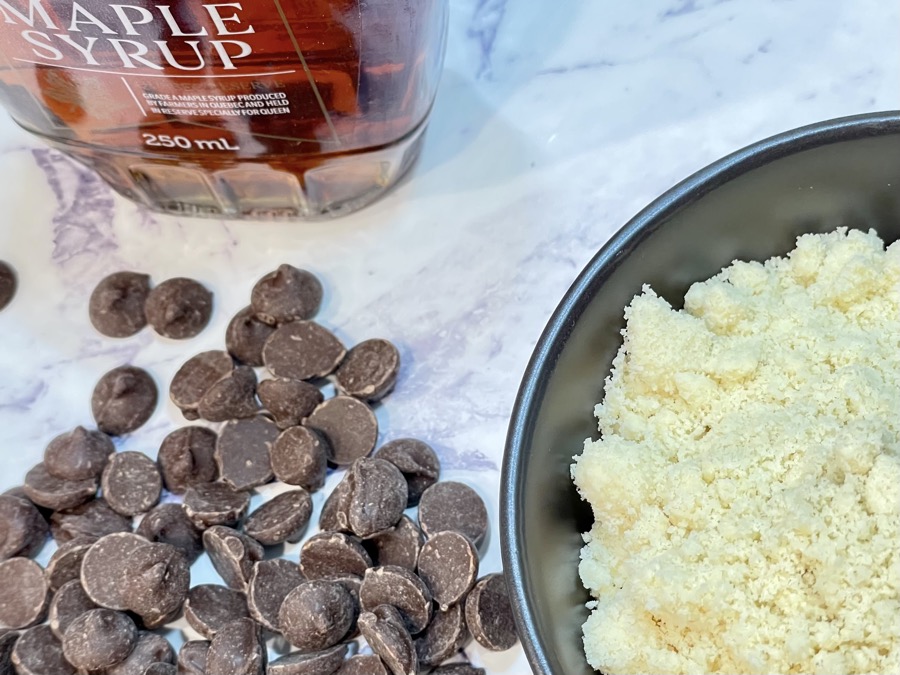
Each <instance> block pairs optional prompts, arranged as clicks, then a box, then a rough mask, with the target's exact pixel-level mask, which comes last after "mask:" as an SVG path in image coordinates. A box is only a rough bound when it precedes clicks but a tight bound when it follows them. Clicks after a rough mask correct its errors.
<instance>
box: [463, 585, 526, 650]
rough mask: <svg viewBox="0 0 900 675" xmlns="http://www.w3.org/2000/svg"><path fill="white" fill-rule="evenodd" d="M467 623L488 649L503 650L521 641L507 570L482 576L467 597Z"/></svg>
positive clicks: (477, 639) (474, 635)
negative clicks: (518, 634)
mask: <svg viewBox="0 0 900 675" xmlns="http://www.w3.org/2000/svg"><path fill="white" fill-rule="evenodd" d="M465 612H466V625H467V626H468V627H469V631H470V632H471V633H472V637H474V638H475V640H476V642H478V644H480V645H481V646H482V647H484V648H485V649H490V650H491V651H494V652H502V651H505V650H507V649H510V648H511V647H512V646H513V645H515V644H516V642H517V641H518V637H517V636H516V624H515V621H514V620H513V613H512V604H511V603H510V600H509V591H508V590H507V587H506V577H504V576H503V574H488V575H487V576H484V577H482V578H481V579H479V580H478V581H477V582H476V583H475V586H474V587H473V588H472V590H471V591H470V592H469V595H468V597H466V606H465Z"/></svg>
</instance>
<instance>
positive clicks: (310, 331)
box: [263, 321, 347, 380]
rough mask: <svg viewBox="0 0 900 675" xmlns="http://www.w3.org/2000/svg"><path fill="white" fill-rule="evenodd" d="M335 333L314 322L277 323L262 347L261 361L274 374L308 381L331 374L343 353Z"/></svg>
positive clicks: (341, 345) (343, 350)
mask: <svg viewBox="0 0 900 675" xmlns="http://www.w3.org/2000/svg"><path fill="white" fill-rule="evenodd" d="M346 353H347V352H346V350H345V349H344V345H343V344H341V341H340V340H338V339H337V337H335V335H334V334H333V333H332V332H331V331H329V330H328V329H327V328H324V327H322V326H320V325H319V324H317V323H316V322H315V321H297V322H295V323H286V324H284V325H283V326H280V327H279V328H277V329H276V330H275V332H274V333H272V334H271V335H270V336H269V339H268V340H266V344H265V346H264V347H263V361H265V364H266V368H267V369H268V370H269V372H270V373H272V375H274V376H275V377H289V378H293V379H295V380H311V379H313V378H317V377H325V376H326V375H328V374H329V373H331V372H332V371H333V370H334V369H335V368H337V366H338V364H339V363H340V362H341V360H342V359H343V358H344V355H345V354H346Z"/></svg>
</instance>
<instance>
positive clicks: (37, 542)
mask: <svg viewBox="0 0 900 675" xmlns="http://www.w3.org/2000/svg"><path fill="white" fill-rule="evenodd" d="M47 532H48V527H47V521H46V520H44V516H42V515H41V512H40V511H38V509H37V507H36V506H35V505H34V504H32V503H31V501H30V500H29V499H20V498H19V497H13V496H10V495H0V560H6V559H7V558H12V557H15V556H21V557H23V558H28V557H31V556H32V555H34V554H35V553H37V552H38V551H39V550H41V547H42V546H43V545H44V541H45V540H46V539H47Z"/></svg>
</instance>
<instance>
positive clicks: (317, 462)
mask: <svg viewBox="0 0 900 675" xmlns="http://www.w3.org/2000/svg"><path fill="white" fill-rule="evenodd" d="M327 454H328V450H327V445H326V443H325V439H324V438H322V436H321V435H320V434H319V433H318V432H316V431H313V430H312V429H307V428H306V427H290V428H289V429H285V430H284V431H282V432H281V434H279V436H278V438H276V439H275V442H274V443H273V444H272V449H271V450H270V451H269V457H270V459H271V461H272V472H273V473H274V474H275V477H276V478H277V479H278V480H280V481H281V482H283V483H287V484H288V485H300V486H302V487H304V488H306V489H307V490H318V489H319V488H321V487H322V486H323V485H325V476H326V474H327V472H328V458H327Z"/></svg>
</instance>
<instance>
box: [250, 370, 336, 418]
mask: <svg viewBox="0 0 900 675" xmlns="http://www.w3.org/2000/svg"><path fill="white" fill-rule="evenodd" d="M256 393H257V395H258V396H259V400H260V401H262V404H263V407H265V409H266V410H268V411H269V412H270V413H271V415H272V417H273V418H274V419H275V424H277V425H278V428H279V429H287V428H289V427H294V426H297V425H298V424H300V423H301V422H302V421H303V420H304V419H306V418H307V417H309V416H310V414H312V411H313V410H315V409H316V406H317V405H319V404H320V403H321V402H322V400H323V396H322V392H321V391H319V388H318V387H317V386H315V385H313V384H310V383H309V382H304V381H303V380H291V379H288V378H284V377H279V378H275V379H269V380H263V381H262V382H260V383H259V386H258V387H257V388H256Z"/></svg>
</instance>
